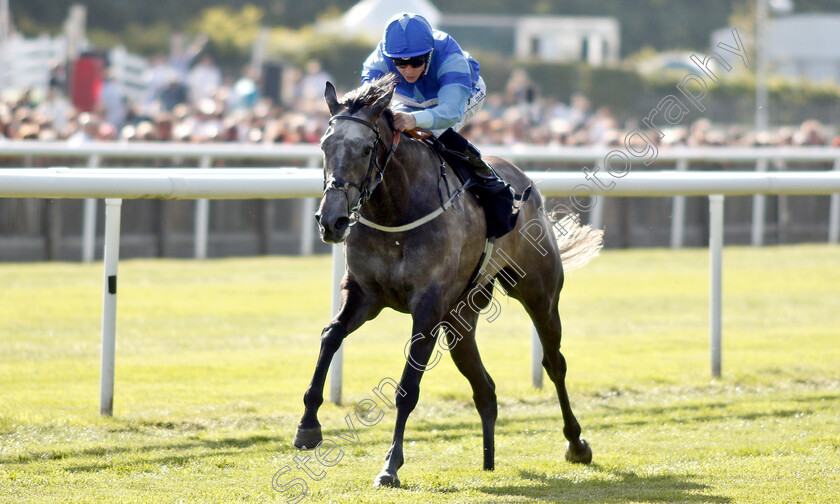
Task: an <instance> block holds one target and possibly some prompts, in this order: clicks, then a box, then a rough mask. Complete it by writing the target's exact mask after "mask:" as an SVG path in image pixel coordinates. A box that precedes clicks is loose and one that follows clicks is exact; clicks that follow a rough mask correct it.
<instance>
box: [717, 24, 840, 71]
mask: <svg viewBox="0 0 840 504" xmlns="http://www.w3.org/2000/svg"><path fill="white" fill-rule="evenodd" d="M730 32H731V29H730V28H724V29H721V30H717V31H715V32H714V33H712V47H716V46H717V43H718V42H719V41H724V42H727V43H730V42H731V40H732V35H731V33H730ZM751 42H752V41H748V40H744V43H749V44H750V45H751V46H753V47H754V44H752V43H751ZM766 50H767V60H768V63H769V67H770V73H771V74H775V75H781V76H784V77H791V78H806V79H810V80H813V81H817V82H819V81H831V82H835V83H838V84H840V14H837V13H807V14H794V15H791V16H784V17H776V18H773V19H772V20H771V21H770V24H769V26H768V29H767V47H766Z"/></svg>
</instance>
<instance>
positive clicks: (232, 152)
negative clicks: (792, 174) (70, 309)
mask: <svg viewBox="0 0 840 504" xmlns="http://www.w3.org/2000/svg"><path fill="white" fill-rule="evenodd" d="M482 152H483V153H484V154H485V155H497V156H501V157H504V158H506V159H509V160H511V161H513V162H540V163H580V167H581V168H582V167H584V166H589V167H597V166H601V165H602V163H603V159H604V157H605V156H606V155H607V154H608V153H609V152H610V149H606V148H603V147H573V148H569V147H563V148H558V147H543V146H534V145H520V146H514V147H506V146H485V147H482ZM29 155H37V156H38V157H39V158H42V159H43V158H50V157H54V158H65V159H66V158H82V159H86V162H87V165H88V166H89V167H90V168H97V167H99V166H100V164H101V162H102V160H103V159H108V160H111V159H162V160H172V161H175V162H182V161H183V160H193V162H194V166H196V167H203V168H208V167H210V166H212V165H213V163H214V161H216V160H261V161H263V162H265V163H266V164H265V165H266V166H271V165H273V164H274V165H281V164H282V163H284V162H290V161H304V162H305V163H306V165H307V166H310V167H315V166H320V164H321V156H322V153H321V151H320V149H319V148H318V146H317V145H312V144H292V145H272V144H261V145H252V144H248V145H243V144H186V145H185V144H177V143H131V144H122V143H90V144H82V145H68V144H67V143H64V142H27V141H18V142H6V143H3V144H2V150H0V156H6V157H14V156H19V157H24V156H29ZM700 162H714V163H739V164H740V165H741V166H743V165H745V164H746V165H752V166H754V167H755V171H756V172H759V173H763V172H768V173H774V171H772V170H770V168H773V169H774V170H783V169H784V168H785V166H786V164H787V163H793V162H797V163H830V164H832V165H833V169H834V170H835V171H840V148H821V147H819V148H818V147H809V148H790V147H778V148H776V147H772V148H728V147H727V148H720V147H713V148H672V149H667V150H666V149H662V150H660V151H659V152H658V155H657V156H656V158H655V159H654V160H653V164H654V165H656V166H657V167H663V166H667V167H669V168H670V167H672V168H674V169H675V170H677V171H687V170H689V169H691V165H692V163H700ZM578 173H580V171H578ZM603 173H604V171H601V174H603ZM641 173H643V172H641V171H635V172H633V173H632V175H633V176H632V177H629V176H628V177H626V179H627V180H632V179H637V176H638V175H640V174H641ZM716 173H723V172H716ZM631 183H632V182H631ZM611 194H613V195H616V196H617V195H618V194H615V193H614V192H611ZM303 205H304V206H305V211H303V212H301V215H302V216H303V217H302V218H303V219H306V221H305V222H303V223H302V225H301V229H303V230H304V236H303V237H302V238H301V241H300V253H301V254H304V255H306V254H309V253H311V251H312V241H313V236H312V231H313V227H312V221H311V218H310V217H309V216H310V215H311V214H312V213H313V212H314V209H313V208H312V207H313V201H312V200H305V201H304V202H303ZM828 213H829V215H828V233H827V236H826V239H827V241H828V242H830V243H838V241H840V194H832V196H831V200H830V204H829V210H828ZM209 215H210V201H209V199H199V200H197V201H196V211H195V222H194V233H195V240H194V251H193V253H194V256H195V258H197V259H203V258H206V256H207V248H208V237H209V223H210V218H209ZM671 215H672V218H671V229H670V245H671V247H673V248H679V247H681V246H682V245H683V243H684V236H685V233H684V229H685V221H686V205H685V196H684V195H675V196H672V212H671ZM602 219H603V205H596V206H595V207H594V208H593V209H592V212H591V217H590V220H591V222H592V223H593V224H594V225H595V226H596V227H600V225H601V224H602ZM95 223H96V204H95V200H92V199H89V200H87V201H86V202H85V206H84V216H83V226H82V234H83V236H82V260H83V261H85V262H90V261H93V259H94V251H95V249H94V246H95V245H94V244H95V243H96V236H95ZM764 228H765V196H764V195H763V194H758V195H755V196H753V204H752V226H751V237H752V240H751V242H752V244H753V245H761V244H762V240H763V237H764V234H765V233H764Z"/></svg>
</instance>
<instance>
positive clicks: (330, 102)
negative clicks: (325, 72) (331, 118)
mask: <svg viewBox="0 0 840 504" xmlns="http://www.w3.org/2000/svg"><path fill="white" fill-rule="evenodd" d="M324 99H325V100H327V107H328V108H329V109H330V115H336V114H337V113H338V111H339V110H341V105H339V104H338V97H337V96H336V95H335V86H333V84H332V82H330V81H327V89H325V90H324Z"/></svg>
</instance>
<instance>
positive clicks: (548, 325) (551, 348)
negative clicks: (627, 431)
mask: <svg viewBox="0 0 840 504" xmlns="http://www.w3.org/2000/svg"><path fill="white" fill-rule="evenodd" d="M549 279H550V276H548V278H547V277H546V276H543V277H539V276H538V275H530V276H527V277H526V278H524V279H522V283H520V284H519V285H517V286H516V288H515V290H514V292H513V293H512V294H513V295H514V296H515V297H517V298H518V299H520V300H521V301H522V304H523V305H524V306H525V309H526V310H527V311H528V314H529V315H530V316H531V321H532V322H533V323H534V326H535V327H536V329H537V334H539V337H540V342H541V343H542V347H543V360H542V365H543V367H544V368H545V370H546V372H547V373H548V377H549V378H551V381H552V382H554V387H555V388H556V389H557V398H558V399H559V400H560V409H561V411H562V412H563V435H564V436H566V439H567V440H568V441H569V444H568V447H567V449H566V460H568V461H569V462H579V463H584V464H588V463H590V462H591V461H592V450H591V449H590V448H589V444H588V443H587V442H586V441H585V440H583V439H581V437H580V434H581V429H580V424H579V423H578V421H577V418H575V415H574V413H572V405H571V404H570V402H569V393H568V392H567V391H566V359H565V358H564V357H563V354H562V353H560V337H561V333H562V327H561V325H560V314H559V312H558V310H557V303H558V297H559V294H560V292H559V291H560V287H559V286H560V285H562V281H560V282H558V283H557V287H549V286H548V285H547V284H546V282H548V281H549ZM534 283H536V285H535V284H534ZM548 293H550V294H548Z"/></svg>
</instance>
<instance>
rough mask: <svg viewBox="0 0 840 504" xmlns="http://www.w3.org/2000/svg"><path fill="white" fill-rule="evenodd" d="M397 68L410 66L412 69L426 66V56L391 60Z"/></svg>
mask: <svg viewBox="0 0 840 504" xmlns="http://www.w3.org/2000/svg"><path fill="white" fill-rule="evenodd" d="M391 61H393V62H394V65H395V66H396V67H397V68H405V67H407V66H410V67H412V68H420V67H421V66H423V65H425V64H426V55H423V56H414V57H413V58H391Z"/></svg>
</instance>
